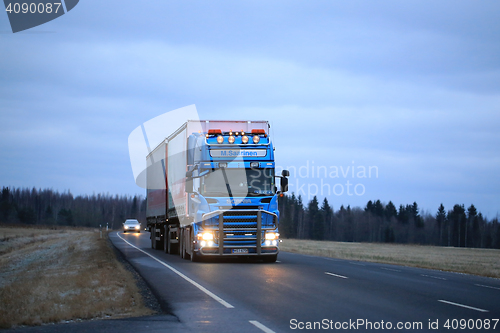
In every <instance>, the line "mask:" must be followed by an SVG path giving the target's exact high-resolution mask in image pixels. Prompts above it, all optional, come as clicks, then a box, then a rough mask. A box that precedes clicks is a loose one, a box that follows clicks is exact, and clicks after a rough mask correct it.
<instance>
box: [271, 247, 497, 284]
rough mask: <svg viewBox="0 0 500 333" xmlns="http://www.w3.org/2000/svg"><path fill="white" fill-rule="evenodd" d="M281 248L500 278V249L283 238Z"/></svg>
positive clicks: (297, 251) (283, 249)
mask: <svg viewBox="0 0 500 333" xmlns="http://www.w3.org/2000/svg"><path fill="white" fill-rule="evenodd" d="M280 250H282V251H287V252H294V253H301V254H308V255H317V256H324V257H330V258H338V259H346V260H354V261H368V262H377V263H384V264H394V265H401V266H411V267H420V268H430V269H436V270H442V271H450V272H458V273H466V274H474V275H480V276H487V277H494V278H500V250H496V249H472V248H458V247H439V246H424V245H402V244H383V243H347V242H331V241H312V240H299V239H283V242H282V243H281V245H280Z"/></svg>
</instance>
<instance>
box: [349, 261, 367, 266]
mask: <svg viewBox="0 0 500 333" xmlns="http://www.w3.org/2000/svg"><path fill="white" fill-rule="evenodd" d="M349 263H350V264H352V265H358V266H366V265H363V264H360V263H357V262H352V261H349Z"/></svg>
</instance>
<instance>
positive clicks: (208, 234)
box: [198, 232, 214, 241]
mask: <svg viewBox="0 0 500 333" xmlns="http://www.w3.org/2000/svg"><path fill="white" fill-rule="evenodd" d="M198 239H203V240H204V241H211V240H213V239H214V234H212V233H211V232H204V233H202V234H198Z"/></svg>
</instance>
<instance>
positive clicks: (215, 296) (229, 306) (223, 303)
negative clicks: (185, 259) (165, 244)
mask: <svg viewBox="0 0 500 333" xmlns="http://www.w3.org/2000/svg"><path fill="white" fill-rule="evenodd" d="M117 235H118V237H120V238H121V239H122V240H123V241H124V242H125V243H127V244H128V245H130V246H132V247H133V248H135V249H136V250H139V251H141V252H142V253H144V254H145V255H147V256H149V257H151V258H153V259H154V260H156V261H158V262H159V263H160V264H162V265H163V266H165V267H167V268H168V269H170V270H171V271H172V272H174V273H175V274H177V275H179V276H180V277H181V278H183V279H184V280H186V281H187V282H189V283H191V284H192V285H194V286H195V287H197V288H198V289H200V290H201V291H203V292H204V293H205V294H207V295H208V296H210V297H212V298H213V299H214V300H216V301H217V302H219V303H220V304H222V305H224V306H225V307H226V308H228V309H232V308H234V306H232V305H231V304H229V303H228V302H226V301H225V300H223V299H222V298H220V297H219V296H217V295H215V294H214V293H212V292H211V291H210V290H208V289H206V288H205V287H203V286H201V285H200V284H199V283H197V282H195V281H193V280H191V279H190V278H188V277H187V276H186V275H184V274H182V273H181V272H179V271H178V270H176V269H175V268H173V267H172V266H170V265H168V264H166V263H164V262H163V261H161V260H160V259H158V258H156V257H154V256H153V255H151V254H149V253H147V252H146V251H144V250H142V249H140V248H138V247H137V246H135V245H133V244H131V243H130V242H128V241H127V240H125V239H123V238H122V237H121V236H120V234H119V233H117Z"/></svg>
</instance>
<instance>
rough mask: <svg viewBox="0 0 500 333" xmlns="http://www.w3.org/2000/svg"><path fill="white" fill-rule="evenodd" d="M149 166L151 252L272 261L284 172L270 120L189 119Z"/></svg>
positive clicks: (156, 152)
mask: <svg viewBox="0 0 500 333" xmlns="http://www.w3.org/2000/svg"><path fill="white" fill-rule="evenodd" d="M146 161H147V171H146V179H147V180H146V181H147V208H146V218H147V219H146V221H147V227H148V228H149V231H150V233H151V247H152V248H154V249H162V250H164V251H165V252H167V253H171V254H179V255H180V256H181V257H182V258H185V259H191V260H192V261H198V260H201V259H202V258H204V257H209V256H219V257H221V256H240V257H255V258H259V259H262V260H263V261H264V262H275V261H276V259H277V256H278V253H279V241H280V240H279V231H278V221H279V211H278V197H279V196H280V194H281V193H283V192H286V191H287V188H288V178H287V177H288V176H289V172H288V171H287V170H283V171H282V173H281V174H280V175H275V162H274V147H273V144H272V142H271V139H270V137H269V124H268V122H267V121H187V122H186V123H184V124H183V125H182V126H181V127H180V128H179V129H178V130H176V131H175V132H174V133H172V134H171V135H169V136H168V137H167V138H166V139H165V140H164V141H162V142H161V143H160V144H159V145H158V146H157V147H156V148H155V149H154V150H153V151H152V152H151V153H150V154H149V155H148V156H147V158H146ZM278 179H279V189H278V186H277V180H278Z"/></svg>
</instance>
